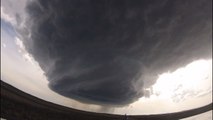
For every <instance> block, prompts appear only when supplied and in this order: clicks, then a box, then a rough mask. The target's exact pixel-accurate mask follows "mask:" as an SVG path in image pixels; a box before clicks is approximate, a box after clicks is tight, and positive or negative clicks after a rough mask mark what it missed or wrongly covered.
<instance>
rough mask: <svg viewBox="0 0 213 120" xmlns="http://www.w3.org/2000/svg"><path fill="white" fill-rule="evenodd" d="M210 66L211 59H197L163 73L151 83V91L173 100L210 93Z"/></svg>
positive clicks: (177, 100)
mask: <svg viewBox="0 0 213 120" xmlns="http://www.w3.org/2000/svg"><path fill="white" fill-rule="evenodd" d="M211 66H212V60H198V61H194V62H192V63H190V64H188V65H187V66H185V67H183V68H179V69H178V70H176V71H174V72H173V73H164V74H162V75H160V76H159V79H158V80H157V82H156V83H155V85H153V92H154V94H155V95H158V96H159V97H165V98H172V100H173V101H174V102H180V101H183V100H185V99H188V98H190V97H199V96H202V95H205V94H206V93H211V92H212V75H211V73H212V67H211ZM206 95H207V94H206Z"/></svg>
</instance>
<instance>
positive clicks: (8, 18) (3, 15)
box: [1, 6, 17, 25]
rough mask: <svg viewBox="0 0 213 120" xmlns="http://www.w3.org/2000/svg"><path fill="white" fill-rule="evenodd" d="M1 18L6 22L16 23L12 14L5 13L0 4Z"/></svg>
mask: <svg viewBox="0 0 213 120" xmlns="http://www.w3.org/2000/svg"><path fill="white" fill-rule="evenodd" d="M1 19H3V20H5V21H6V22H9V23H11V24H12V25H16V24H17V23H16V20H15V18H14V16H11V15H9V14H7V13H6V12H5V10H4V8H3V7H2V6H1Z"/></svg>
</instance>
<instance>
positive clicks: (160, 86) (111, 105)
mask: <svg viewBox="0 0 213 120" xmlns="http://www.w3.org/2000/svg"><path fill="white" fill-rule="evenodd" d="M15 1H16V0H2V1H1V80H3V81H5V82H7V83H9V84H11V85H13V86H15V87H16V88H18V89H20V90H22V91H24V92H27V93H30V94H32V95H34V96H36V97H39V98H42V99H44V100H47V101H50V102H53V103H57V104H60V105H63V106H68V107H72V108H76V109H80V110H85V111H93V112H101V113H112V114H131V115H135V114H157V113H168V112H177V111H182V110H188V109H192V108H196V107H200V106H203V105H206V104H208V103H211V102H212V4H211V3H212V1H211V0H197V1H196V2H194V1H193V0H188V1H182V0H173V1H167V0H160V1H154V0H153V1H137V0H136V1H130V0H125V1H111V0H109V1H106V0H101V1H100V0H99V1H95V0H92V1H89V0H88V1H76V0H64V1H63V2H61V1H59V0H52V1H42V0H21V1H18V3H19V4H16V3H17V2H15ZM156 106H157V107H156Z"/></svg>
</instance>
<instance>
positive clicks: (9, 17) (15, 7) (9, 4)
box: [1, 0, 28, 26]
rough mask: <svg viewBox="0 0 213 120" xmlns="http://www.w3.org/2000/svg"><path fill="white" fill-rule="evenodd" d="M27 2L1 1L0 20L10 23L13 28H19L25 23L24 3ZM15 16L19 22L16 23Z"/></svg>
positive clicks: (18, 0) (16, 0) (15, 0)
mask: <svg viewBox="0 0 213 120" xmlns="http://www.w3.org/2000/svg"><path fill="white" fill-rule="evenodd" d="M27 1H28V0H1V19H3V20H5V21H6V22H9V23H11V24H12V25H13V26H19V24H20V25H21V24H22V23H23V22H25V18H26V11H25V7H26V3H27ZM17 15H18V16H19V20H18V21H17Z"/></svg>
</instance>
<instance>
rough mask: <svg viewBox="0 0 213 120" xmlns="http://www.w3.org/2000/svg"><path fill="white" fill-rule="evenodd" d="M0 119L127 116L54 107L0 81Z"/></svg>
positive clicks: (152, 118)
mask: <svg viewBox="0 0 213 120" xmlns="http://www.w3.org/2000/svg"><path fill="white" fill-rule="evenodd" d="M209 110H212V103H211V104H209V105H206V106H203V107H201V108H197V109H193V110H188V111H183V112H178V113H168V114H158V115H135V116H128V120H177V119H181V118H186V117H190V116H194V115H197V114H200V113H204V112H206V111H209ZM1 118H6V119H7V120H125V116H124V115H111V114H102V113H93V112H85V111H80V110H75V109H71V108H67V107H63V106H60V105H57V104H53V103H50V102H47V101H44V100H41V99H39V98H36V97H33V96H31V95H29V94H26V93H24V92H22V91H20V90H18V89H16V88H14V87H12V86H10V85H8V84H7V83H4V82H3V81H1Z"/></svg>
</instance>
